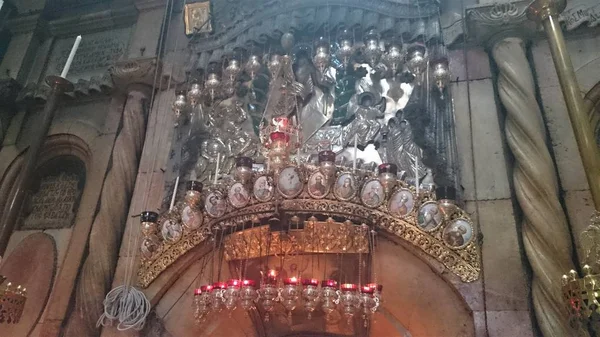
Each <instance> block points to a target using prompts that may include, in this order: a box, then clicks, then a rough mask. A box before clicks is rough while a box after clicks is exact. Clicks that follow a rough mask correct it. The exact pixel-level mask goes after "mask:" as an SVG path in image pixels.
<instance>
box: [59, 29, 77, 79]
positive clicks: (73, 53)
mask: <svg viewBox="0 0 600 337" xmlns="http://www.w3.org/2000/svg"><path fill="white" fill-rule="evenodd" d="M79 43H81V35H78V36H77V38H76V39H75V43H74V44H73V48H71V53H70V54H69V58H68V59H67V63H66V64H65V67H64V68H63V71H62V73H60V77H62V78H67V73H68V72H69V69H70V68H71V63H73V59H74V58H75V53H76V52H77V49H78V48H79Z"/></svg>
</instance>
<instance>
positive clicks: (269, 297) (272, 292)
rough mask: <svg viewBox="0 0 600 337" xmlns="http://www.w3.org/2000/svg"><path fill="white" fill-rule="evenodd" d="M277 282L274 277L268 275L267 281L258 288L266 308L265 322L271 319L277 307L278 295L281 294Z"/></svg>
mask: <svg viewBox="0 0 600 337" xmlns="http://www.w3.org/2000/svg"><path fill="white" fill-rule="evenodd" d="M276 282H277V281H276V279H275V278H274V277H273V278H271V277H268V278H267V280H266V282H264V283H263V284H262V286H261V287H260V289H259V290H258V293H259V296H260V304H261V305H262V307H263V309H264V310H265V322H268V321H269V319H270V313H271V312H273V310H274V309H275V303H276V302H277V296H278V295H279V290H278V289H277V287H276Z"/></svg>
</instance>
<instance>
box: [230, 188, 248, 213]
mask: <svg viewBox="0 0 600 337" xmlns="http://www.w3.org/2000/svg"><path fill="white" fill-rule="evenodd" d="M227 196H228V198H229V203H231V205H232V206H233V207H235V208H241V207H244V206H246V205H248V202H249V201H250V194H249V193H248V191H247V190H246V187H244V184H242V183H240V182H237V183H235V184H233V185H231V187H230V188H229V193H228V194H227Z"/></svg>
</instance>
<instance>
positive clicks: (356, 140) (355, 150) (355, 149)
mask: <svg viewBox="0 0 600 337" xmlns="http://www.w3.org/2000/svg"><path fill="white" fill-rule="evenodd" d="M356 157H358V135H354V160H353V161H352V170H353V171H354V172H356Z"/></svg>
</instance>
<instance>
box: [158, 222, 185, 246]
mask: <svg viewBox="0 0 600 337" xmlns="http://www.w3.org/2000/svg"><path fill="white" fill-rule="evenodd" d="M160 232H161V234H162V236H163V239H164V240H165V241H166V242H168V243H175V242H177V241H179V240H180V239H181V236H182V235H183V228H182V227H181V223H180V222H179V221H177V220H175V219H165V221H163V223H162V229H161V231H160Z"/></svg>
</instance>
